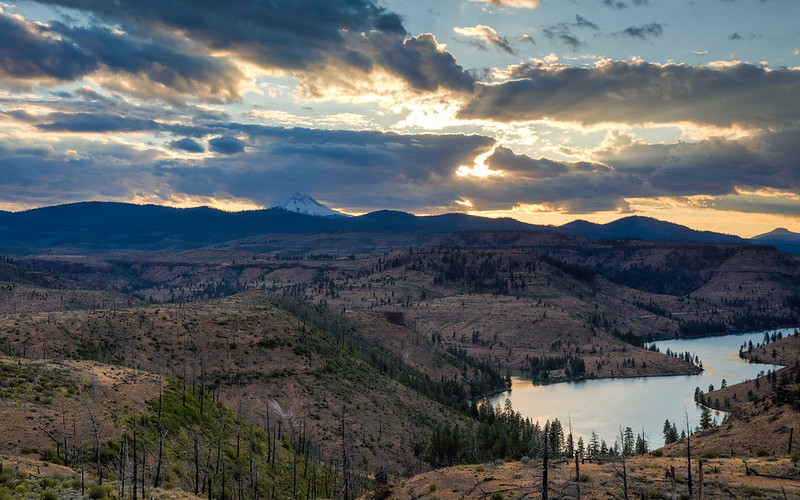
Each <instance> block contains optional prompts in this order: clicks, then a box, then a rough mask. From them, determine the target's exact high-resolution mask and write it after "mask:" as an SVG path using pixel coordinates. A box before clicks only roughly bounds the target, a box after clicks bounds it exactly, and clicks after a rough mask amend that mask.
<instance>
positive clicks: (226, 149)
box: [208, 136, 247, 155]
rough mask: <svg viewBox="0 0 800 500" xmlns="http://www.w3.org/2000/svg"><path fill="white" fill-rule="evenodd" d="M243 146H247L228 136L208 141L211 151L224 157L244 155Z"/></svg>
mask: <svg viewBox="0 0 800 500" xmlns="http://www.w3.org/2000/svg"><path fill="white" fill-rule="evenodd" d="M245 146H247V143H246V142H244V141H241V140H239V139H237V138H236V137H230V136H222V137H215V138H213V139H210V140H209V141H208V147H209V149H210V150H211V151H213V152H215V153H220V154H224V155H233V154H237V153H244V148H245Z"/></svg>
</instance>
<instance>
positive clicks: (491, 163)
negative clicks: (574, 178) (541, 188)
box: [486, 146, 567, 179]
mask: <svg viewBox="0 0 800 500" xmlns="http://www.w3.org/2000/svg"><path fill="white" fill-rule="evenodd" d="M486 165H487V166H488V167H490V168H491V169H492V170H501V171H503V172H504V173H506V174H509V175H511V176H513V177H517V178H525V179H548V178H553V177H558V176H559V175H563V174H566V173H567V167H566V166H565V165H564V164H563V163H560V162H556V161H553V160H548V159H546V158H539V159H533V158H531V157H530V156H527V155H518V154H516V153H514V152H513V151H512V150H510V149H508V148H506V147H503V146H500V147H497V148H496V149H495V151H494V153H492V155H491V156H489V157H488V158H487V159H486Z"/></svg>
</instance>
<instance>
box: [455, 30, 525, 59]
mask: <svg viewBox="0 0 800 500" xmlns="http://www.w3.org/2000/svg"><path fill="white" fill-rule="evenodd" d="M453 31H455V32H456V33H457V34H459V35H461V36H464V37H467V38H471V39H472V40H473V42H472V43H473V44H474V45H475V46H477V47H478V48H481V49H484V50H485V49H486V47H487V46H491V47H497V48H498V49H501V50H503V51H505V52H508V53H509V54H514V48H513V47H512V46H511V44H510V43H509V41H508V38H506V37H504V36H500V35H498V34H497V32H496V31H495V30H494V29H492V28H490V27H489V26H484V25H482V24H479V25H477V26H471V27H470V26H467V27H464V28H459V27H454V28H453Z"/></svg>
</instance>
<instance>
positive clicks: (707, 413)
mask: <svg viewBox="0 0 800 500" xmlns="http://www.w3.org/2000/svg"><path fill="white" fill-rule="evenodd" d="M713 426H714V423H713V419H712V417H711V410H709V409H708V408H707V407H705V406H704V407H703V410H702V413H700V429H702V430H704V431H705V430H708V429H710V428H712V427H713Z"/></svg>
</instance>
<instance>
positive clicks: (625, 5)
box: [603, 0, 650, 10]
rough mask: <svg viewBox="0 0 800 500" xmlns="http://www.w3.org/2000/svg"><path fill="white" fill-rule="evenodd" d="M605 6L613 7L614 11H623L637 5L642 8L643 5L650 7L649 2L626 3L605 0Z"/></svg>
mask: <svg viewBox="0 0 800 500" xmlns="http://www.w3.org/2000/svg"><path fill="white" fill-rule="evenodd" d="M603 5H605V6H606V7H611V8H612V9H617V10H622V9H627V8H628V7H630V6H631V5H635V6H637V7H641V6H642V5H650V2H649V0H632V1H631V2H625V1H623V0H603Z"/></svg>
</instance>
